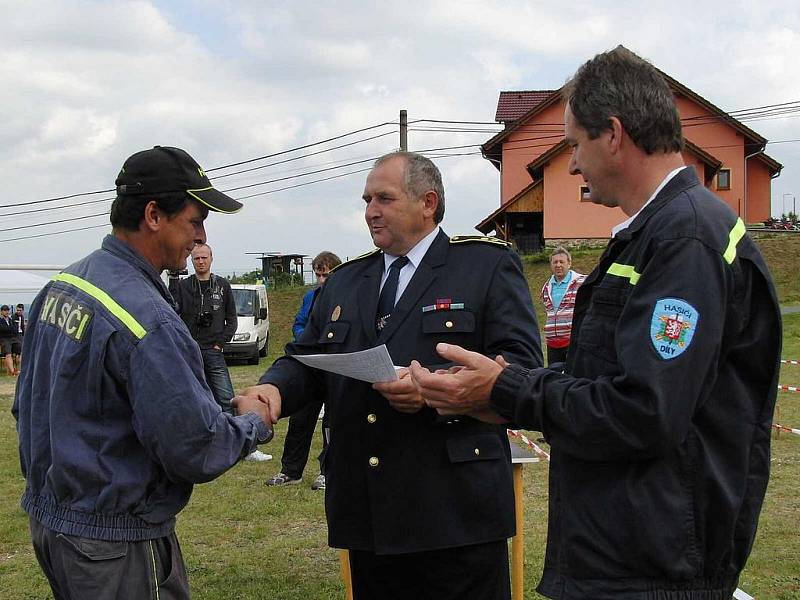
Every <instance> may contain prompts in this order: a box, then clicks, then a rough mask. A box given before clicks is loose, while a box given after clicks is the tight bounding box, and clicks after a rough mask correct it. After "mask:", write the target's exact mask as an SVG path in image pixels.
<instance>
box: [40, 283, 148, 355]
mask: <svg viewBox="0 0 800 600" xmlns="http://www.w3.org/2000/svg"><path fill="white" fill-rule="evenodd" d="M52 280H53V281H61V282H62V283H66V284H68V285H71V286H73V287H76V288H78V289H79V290H81V291H82V292H85V293H87V294H89V295H90V296H91V297H92V298H94V299H95V300H97V301H98V302H99V303H100V304H102V305H103V306H105V307H106V308H107V309H108V311H109V312H110V313H111V314H112V315H114V317H116V318H117V319H118V320H119V321H120V323H122V324H123V325H125V327H127V328H128V329H129V330H130V332H131V333H132V334H133V335H135V336H136V337H137V338H138V339H140V340H141V339H142V338H143V337H144V336H145V335H147V330H146V329H145V328H144V327H142V325H141V323H139V321H137V320H136V319H135V318H134V316H133V315H132V314H131V313H129V312H128V311H127V310H125V309H124V308H123V307H122V306H121V305H120V304H119V303H118V302H117V301H116V300H114V299H113V298H112V297H111V296H109V295H108V294H107V293H106V292H104V291H103V290H101V289H100V288H99V287H97V286H96V285H94V284H93V283H91V282H89V281H86V280H85V279H81V278H80V277H78V276H77V275H72V274H70V273H59V274H58V275H55V276H53V278H52Z"/></svg>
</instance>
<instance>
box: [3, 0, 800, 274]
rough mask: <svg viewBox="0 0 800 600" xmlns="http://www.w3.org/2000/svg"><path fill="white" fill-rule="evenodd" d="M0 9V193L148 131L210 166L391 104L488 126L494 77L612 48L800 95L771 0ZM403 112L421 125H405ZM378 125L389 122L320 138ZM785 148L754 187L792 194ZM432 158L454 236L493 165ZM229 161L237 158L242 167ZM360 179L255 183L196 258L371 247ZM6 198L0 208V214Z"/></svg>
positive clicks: (729, 102) (70, 246) (77, 240)
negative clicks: (778, 167) (776, 174)
mask: <svg viewBox="0 0 800 600" xmlns="http://www.w3.org/2000/svg"><path fill="white" fill-rule="evenodd" d="M5 8H6V10H5V11H4V21H3V23H2V24H0V78H2V80H3V82H4V85H3V89H2V90H0V107H1V108H2V109H3V115H4V122H3V127H2V128H1V129H0V177H2V180H3V182H4V193H3V197H2V198H0V205H4V204H11V203H14V202H20V201H29V200H35V199H37V198H46V197H52V196H55V195H62V194H68V193H74V192H80V191H90V190H97V189H104V188H109V187H111V186H112V185H113V179H114V177H115V175H116V173H117V171H118V169H119V167H120V165H121V164H122V161H123V160H124V159H125V158H126V157H127V156H128V155H130V154H131V153H133V152H134V151H137V150H140V149H142V148H146V147H149V146H152V145H154V144H171V145H177V146H181V147H185V148H186V149H187V150H189V152H191V153H192V154H193V155H194V156H195V157H196V158H197V159H198V161H199V162H200V163H201V164H202V165H203V166H204V167H205V168H206V169H209V168H211V167H214V166H218V165H222V164H228V163H232V162H238V161H242V160H246V159H250V158H253V157H257V156H263V155H266V154H272V153H276V152H280V151H282V150H285V149H287V148H291V147H295V146H301V145H304V144H309V143H312V142H315V141H318V140H320V139H324V138H329V137H334V136H337V135H339V134H342V133H344V132H347V131H351V130H355V129H360V128H363V127H368V126H370V125H374V124H377V123H382V122H385V121H395V120H397V118H398V111H399V110H400V109H401V108H406V109H408V111H409V120H410V121H414V120H416V119H452V120H468V121H473V120H475V121H492V120H493V118H494V113H495V107H496V102H497V94H498V92H499V90H500V89H513V88H515V87H516V88H519V89H552V88H556V87H558V86H560V85H561V84H562V83H563V82H564V81H565V80H566V79H567V77H569V76H570V75H571V74H572V73H573V72H574V70H575V68H577V66H578V65H579V64H581V63H582V62H583V61H585V60H586V59H587V58H589V57H591V56H592V55H594V54H595V53H597V52H599V51H602V50H605V49H608V48H611V47H614V46H616V45H617V44H619V43H623V44H625V45H626V46H628V47H629V48H631V49H632V50H634V51H636V52H638V53H639V54H641V55H642V56H645V57H647V58H649V59H651V60H652V61H653V62H654V63H655V64H656V66H658V67H659V68H661V69H662V70H664V71H665V72H667V73H669V74H670V75H672V76H673V77H675V78H676V79H678V80H679V81H681V82H682V83H684V84H685V85H687V86H689V87H690V88H692V89H693V90H695V91H697V92H698V93H700V94H702V95H704V96H706V97H707V98H708V99H709V100H710V101H712V102H713V103H714V104H716V105H718V106H720V107H723V108H727V109H738V108H746V107H752V106H760V105H765V104H772V103H776V102H785V101H789V100H797V99H798V98H800V83H798V82H800V77H798V75H800V73H798V63H797V60H796V57H797V56H798V55H799V54H800V40H799V39H798V31H800V15H799V14H798V13H799V12H800V11H798V8H797V6H796V3H795V2H789V1H788V0H777V1H776V2H773V3H769V4H768V5H764V4H760V5H754V4H749V3H745V2H734V3H730V2H722V1H721V0H716V1H713V2H709V3H705V4H702V5H701V4H697V3H690V2H680V1H677V2H667V1H657V2H649V3H645V4H642V3H640V2H632V1H629V0H626V1H623V2H597V1H595V2H588V1H585V0H579V1H577V2H574V3H572V4H571V5H568V6H560V5H559V6H557V5H554V4H552V3H547V2H541V1H539V2H530V1H523V0H509V1H506V2H498V1H488V2H487V1H484V2H478V1H473V0H470V1H468V2H463V1H462V2H455V1H454V0H448V1H429V2H424V3H423V2H409V3H404V4H402V5H398V4H391V5H387V4H377V5H373V6H366V5H364V4H363V3H362V2H354V1H353V0H342V1H341V2H338V3H336V4H335V5H328V4H325V3H310V2H303V1H302V0H301V1H297V2H294V3H271V4H270V5H269V7H268V8H265V5H264V3H263V2H260V1H258V2H256V1H249V2H248V1H236V2H233V1H230V0H228V1H217V2H210V1H208V0H200V1H199V2H196V3H180V2H179V3H174V2H170V3H165V4H163V5H162V4H161V3H159V2H144V1H139V2H121V1H116V2H113V1H109V2H89V1H85V0H84V1H80V0H72V1H69V2H67V1H65V0H62V1H55V0H53V1H50V2H37V3H8V2H6V3H5ZM687 15H691V18H687ZM750 125H751V126H752V127H753V128H754V129H756V131H759V132H761V133H763V134H764V135H766V136H767V137H770V138H772V139H790V138H800V119H797V118H787V119H785V120H783V121H764V122H754V123H751V124H750ZM420 126H430V123H428V124H425V123H417V124H412V127H416V128H420ZM490 129H491V128H490ZM383 131H385V132H389V131H391V128H389V127H387V128H385V129H382V130H372V131H369V132H364V133H363V134H359V135H357V136H352V137H349V138H343V139H341V140H337V141H336V142H332V144H341V143H347V142H348V141H353V140H356V139H362V138H366V137H369V136H371V135H374V134H376V133H379V132H383ZM490 136H491V133H488V132H486V133H454V132H435V131H430V130H428V131H411V132H410V133H409V141H410V144H411V146H412V148H417V149H419V148H438V147H446V146H457V145H467V144H480V143H482V142H484V141H486V139H488V138H489V137H490ZM397 144H398V141H397V133H396V132H393V133H391V135H388V136H386V137H383V138H380V139H377V140H373V141H371V142H365V143H362V144H358V145H354V146H352V147H350V148H342V149H341V150H337V151H335V152H330V153H326V154H321V155H319V156H314V157H309V158H307V159H303V160H298V161H295V162H289V163H286V164H283V165H276V166H275V167H271V168H269V169H263V170H259V171H254V172H251V173H247V174H242V175H238V176H235V177H229V178H224V179H220V180H219V182H218V184H217V185H218V186H219V187H220V188H222V189H226V188H229V187H235V186H237V185H247V184H252V183H258V182H260V181H266V180H269V179H276V178H280V177H286V176H288V175H292V174H297V173H298V171H297V169H300V168H305V169H307V170H311V169H317V168H326V167H327V166H332V163H334V162H338V163H339V164H342V163H345V162H347V161H354V160H360V159H363V158H369V157H373V156H377V155H379V154H381V153H383V152H387V151H389V150H392V149H394V148H396V147H397ZM329 146H330V145H329ZM798 146H800V145H798V144H784V145H775V146H771V147H769V148H768V152H769V153H770V154H771V155H772V156H774V157H775V158H776V159H777V160H780V161H782V162H784V163H785V165H786V169H785V171H784V174H783V175H782V176H781V177H780V178H779V179H777V180H776V181H775V183H774V184H773V190H774V194H773V195H776V194H777V195H778V197H780V194H782V193H787V192H796V193H798V195H800V175H798V167H800V163H799V162H798V161H800V151H798V149H797V148H798ZM324 147H326V146H314V147H312V148H309V149H307V150H305V151H303V152H306V153H308V152H314V151H316V150H320V149H323V148H324ZM473 151H477V148H473ZM297 154H298V153H294V154H289V155H281V156H279V157H275V158H274V159H271V162H277V161H279V160H282V159H286V158H291V157H292V156H297ZM437 162H438V164H439V165H440V166H441V168H442V170H443V173H444V178H445V182H446V185H447V198H448V203H447V218H446V220H445V225H446V228H447V229H448V231H449V232H452V233H469V232H470V230H471V228H472V226H473V225H474V224H475V223H477V222H478V221H479V220H481V219H482V218H483V217H484V216H486V215H487V214H488V213H489V212H491V211H492V210H494V208H496V206H497V202H498V198H497V189H498V174H497V171H496V170H495V169H494V167H492V166H491V165H490V164H489V163H488V162H486V161H485V160H483V159H481V158H480V157H479V156H468V157H460V158H441V159H438V160H437ZM256 164H263V162H262V163H256ZM248 166H255V165H243V166H242V167H241V168H247V167H248ZM364 167H366V165H364ZM358 168H359V167H358V166H354V167H351V168H349V169H342V170H338V171H330V172H326V173H320V174H319V175H317V176H311V177H306V178H301V179H296V180H288V181H286V182H284V183H281V184H274V185H271V186H261V187H257V188H255V189H253V190H252V191H248V192H247V193H257V192H259V191H266V190H268V189H274V188H275V187H276V186H277V185H281V186H283V185H286V186H289V185H294V184H297V183H300V182H306V181H309V180H311V179H315V178H322V177H325V176H326V175H328V176H333V175H335V174H337V173H341V172H343V171H348V170H356V169H358ZM216 174H220V173H219V172H217V173H216ZM364 178H365V174H364V173H360V174H357V175H352V176H349V177H344V178H339V179H332V180H330V181H328V182H325V183H319V184H315V185H308V186H304V187H297V188H294V189H290V190H285V191H283V192H280V193H275V194H268V195H263V196H259V197H256V198H252V199H249V200H247V201H246V209H245V210H244V211H243V212H242V213H241V214H239V215H235V216H232V217H220V216H218V215H214V216H212V217H211V218H210V219H209V235H210V239H212V243H214V245H215V249H217V253H216V254H215V255H216V257H217V263H216V264H215V266H216V267H218V268H221V269H224V267H225V265H226V264H230V265H235V266H238V265H241V264H243V263H244V264H249V263H248V261H249V260H251V259H250V258H249V257H246V256H245V255H244V252H246V251H247V252H249V251H257V250H280V251H285V252H302V253H306V254H311V255H313V254H316V252H317V251H318V250H319V249H320V248H321V247H326V248H330V249H332V250H334V251H337V252H338V253H340V254H342V255H343V256H354V255H356V254H359V253H361V252H363V251H364V250H366V249H367V248H369V246H370V240H369V236H368V235H367V232H366V228H365V227H364V226H363V214H362V213H363V207H362V201H361V199H360V195H361V191H362V189H363V183H364ZM242 193H243V194H244V193H245V192H242ZM97 210H98V207H97V206H96V205H89V206H87V207H82V208H76V209H73V210H71V211H52V212H50V213H41V215H31V216H30V218H29V219H28V222H29V223H31V224H32V223H36V222H41V221H43V220H56V219H58V218H60V217H63V216H73V215H75V214H91V213H92V212H97ZM8 212H9V211H8V210H0V216H1V215H2V214H7V213H8ZM34 217H35V218H34ZM18 218H20V219H22V218H23V217H22V216H20V217H18ZM24 218H27V217H24ZM97 222H98V220H96V219H95V220H94V221H92V223H97ZM86 224H89V222H88V221H87V222H86ZM77 225H78V224H75V226H77ZM68 227H70V225H69V224H64V225H61V226H53V228H52V229H65V228H68ZM43 230H45V228H38V229H32V230H31V233H38V232H40V231H43ZM101 234H102V231H101V230H93V231H89V232H85V233H80V234H78V233H76V234H70V235H65V236H56V237H52V238H40V239H37V240H31V241H29V242H17V243H15V244H14V245H13V247H14V253H15V254H18V255H19V256H25V257H26V260H32V261H36V262H51V261H52V260H54V256H58V257H59V258H63V259H64V260H75V259H77V258H79V257H80V256H81V255H82V254H85V253H86V252H87V251H88V250H89V249H91V248H92V247H94V246H96V245H97V242H98V240H99V237H100V236H101ZM211 236H213V238H211ZM2 237H4V236H2V235H0V238H2ZM3 247H4V246H3V245H2V244H0V249H1V248H3Z"/></svg>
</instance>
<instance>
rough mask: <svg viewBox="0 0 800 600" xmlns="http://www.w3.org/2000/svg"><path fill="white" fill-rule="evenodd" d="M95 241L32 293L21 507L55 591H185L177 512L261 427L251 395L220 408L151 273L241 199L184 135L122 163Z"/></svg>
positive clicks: (175, 258)
mask: <svg viewBox="0 0 800 600" xmlns="http://www.w3.org/2000/svg"><path fill="white" fill-rule="evenodd" d="M116 185H117V198H116V200H115V201H114V204H113V205H112V207H111V224H112V226H113V232H112V234H111V235H109V236H107V237H106V238H105V239H104V240H103V244H102V247H101V248H100V249H99V250H96V251H95V252H93V253H92V254H90V255H89V256H88V257H86V258H84V259H83V260H80V261H78V262H77V263H75V264H73V265H71V266H70V267H67V269H65V270H64V271H63V272H62V273H60V274H58V275H56V276H55V277H53V280H52V281H51V282H50V283H48V285H47V286H45V288H44V289H43V290H42V291H41V292H40V293H39V295H38V296H37V297H36V300H34V302H33V304H32V305H31V310H30V319H29V322H28V330H27V332H26V335H25V340H24V347H23V363H24V365H23V366H24V367H25V368H24V369H23V371H22V376H21V377H20V381H19V384H18V386H17V393H16V396H15V398H14V406H13V409H12V412H13V414H14V417H15V418H16V419H17V422H18V424H17V429H18V433H19V440H20V460H21V466H22V473H23V474H24V476H25V478H26V481H27V483H26V488H25V493H24V495H23V497H22V507H23V508H24V509H25V511H26V512H27V513H28V515H29V516H30V529H31V537H32V540H33V547H34V550H35V552H36V557H37V559H38V561H39V564H40V565H41V567H42V569H43V571H44V573H45V575H47V578H48V580H49V581H50V585H51V587H52V589H53V594H54V596H55V598H56V599H57V600H58V599H65V598H95V599H103V598H150V597H155V598H161V599H162V600H165V599H173V598H188V597H189V587H188V581H187V577H186V569H185V566H184V563H183V558H182V556H181V551H180V547H179V545H178V541H177V538H176V537H175V516H176V515H177V513H178V512H179V511H180V510H181V509H182V508H183V507H184V506H185V505H186V503H187V502H188V501H189V497H190V495H191V492H192V485H193V484H194V483H201V482H204V481H210V480H212V479H214V478H215V477H218V476H219V475H221V474H222V473H224V472H225V471H226V470H227V469H228V468H230V467H231V466H233V465H234V464H236V463H237V462H238V461H239V459H241V458H242V457H244V456H246V455H247V454H249V453H250V452H251V451H252V450H253V449H254V448H255V447H256V444H258V443H262V442H266V441H268V440H269V438H270V437H271V429H270V428H269V426H268V422H269V421H268V415H266V413H265V411H264V408H263V407H262V405H260V403H259V402H258V401H249V400H247V399H241V400H239V401H237V402H236V403H235V404H234V407H235V408H236V409H237V410H238V413H239V415H240V416H233V415H231V414H228V413H226V412H223V411H222V410H221V409H220V407H219V405H218V404H217V403H216V402H215V401H214V397H213V395H212V394H211V390H210V389H209V388H208V386H207V385H206V382H205V378H204V377H203V361H202V359H201V357H200V350H199V348H198V346H197V344H196V343H195V341H194V340H193V339H192V337H191V335H190V334H189V331H188V330H187V329H186V326H185V324H184V323H183V321H182V320H181V318H180V317H179V316H178V314H177V313H176V312H175V309H174V305H173V301H172V296H171V295H170V293H169V292H168V291H167V288H166V287H165V286H164V284H163V282H162V281H161V278H160V273H161V272H162V271H163V270H164V269H177V270H180V269H183V268H185V266H186V258H187V257H188V256H189V253H190V252H191V251H192V248H193V247H194V245H195V243H198V242H204V241H205V238H206V235H205V230H204V227H203V221H204V220H205V218H206V216H207V215H208V211H209V210H213V211H216V212H226V213H232V212H236V211H237V210H239V209H240V208H241V206H242V205H241V204H240V203H239V202H237V201H235V200H233V199H232V198H229V197H228V196H226V195H224V194H222V193H221V192H219V191H217V190H215V189H214V188H213V187H212V186H211V183H210V182H209V180H208V178H207V177H206V175H205V173H203V170H202V169H201V168H200V166H199V165H198V164H197V163H196V162H195V161H194V159H192V157H190V156H189V155H188V154H187V153H186V152H184V151H183V150H180V149H178V148H168V147H159V146H156V147H155V148H153V149H152V150H145V151H143V152H138V153H136V154H134V155H133V156H131V157H130V158H129V159H128V160H127V161H126V162H125V164H124V165H123V167H122V170H121V171H120V174H119V176H118V177H117V181H116Z"/></svg>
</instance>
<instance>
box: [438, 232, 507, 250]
mask: <svg viewBox="0 0 800 600" xmlns="http://www.w3.org/2000/svg"><path fill="white" fill-rule="evenodd" d="M466 242H483V243H484V244H494V245H495V246H503V247H504V248H508V247H509V246H511V243H510V242H505V241H503V240H501V239H500V238H496V237H492V236H490V235H454V236H453V237H451V238H450V243H451V244H464V243H466Z"/></svg>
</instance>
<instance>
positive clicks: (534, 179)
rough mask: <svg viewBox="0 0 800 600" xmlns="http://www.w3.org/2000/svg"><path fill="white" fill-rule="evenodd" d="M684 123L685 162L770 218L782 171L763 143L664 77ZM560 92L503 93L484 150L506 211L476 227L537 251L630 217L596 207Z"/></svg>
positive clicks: (737, 203) (595, 235)
mask: <svg viewBox="0 0 800 600" xmlns="http://www.w3.org/2000/svg"><path fill="white" fill-rule="evenodd" d="M661 74H662V75H663V77H664V79H665V80H666V81H667V84H668V85H669V86H670V88H671V89H672V91H673V93H674V94H675V101H676V104H677V107H678V112H679V114H680V117H681V123H682V125H683V135H684V139H685V142H686V143H685V148H684V151H683V159H684V162H685V163H686V164H687V165H689V166H691V167H692V168H694V169H695V170H696V171H697V174H698V178H699V179H700V180H701V181H703V182H704V183H705V185H706V187H708V188H709V189H710V190H712V191H713V192H714V193H715V194H716V195H717V196H719V197H720V198H722V200H724V201H725V202H726V203H727V204H728V205H729V206H730V207H731V208H732V209H733V210H734V211H735V212H736V213H737V214H738V215H739V216H740V217H741V218H742V220H744V221H745V222H746V223H756V222H760V221H763V220H765V219H767V218H768V217H769V216H770V197H771V183H772V179H773V178H775V177H777V176H778V175H779V174H780V172H781V169H782V165H781V164H780V163H778V162H777V161H776V160H775V159H773V158H771V157H770V156H768V155H767V154H765V153H764V149H765V147H766V144H767V140H766V138H764V137H762V136H761V135H759V134H758V133H756V132H755V131H753V130H752V129H750V128H749V127H747V126H746V125H744V124H743V123H741V122H740V121H738V120H737V119H735V118H734V117H732V116H731V115H729V114H728V113H726V112H725V111H723V110H722V109H720V108H718V107H716V106H714V105H713V104H712V103H711V102H709V101H708V100H706V99H705V98H703V97H702V96H700V95H699V94H697V93H695V92H693V91H692V90H690V89H689V88H688V87H686V86H685V85H683V84H682V83H679V82H678V81H676V80H675V79H673V78H672V77H670V76H669V75H667V74H666V73H663V72H661ZM564 107H565V103H564V100H563V99H562V97H561V90H529V91H502V92H500V98H499V100H498V103H497V113H496V115H495V120H496V121H497V122H499V123H502V124H503V125H504V129H503V131H501V132H500V133H498V134H496V135H495V136H494V137H492V138H491V139H490V140H488V141H487V142H486V143H485V144H483V145H482V146H481V150H482V153H483V156H484V158H486V159H487V160H488V161H490V162H491V163H492V164H493V165H494V166H495V167H496V168H497V169H498V170H499V171H500V178H501V192H500V206H499V207H498V208H497V209H496V210H495V211H493V212H492V213H491V214H489V215H488V216H487V217H486V218H484V219H483V220H482V221H481V222H480V223H478V224H477V225H476V226H475V227H476V229H478V230H479V231H481V232H482V233H484V234H489V233H491V232H494V234H495V235H496V236H498V237H500V238H501V239H504V240H506V241H510V242H513V243H514V244H515V246H516V247H517V249H518V250H519V251H520V252H522V253H525V252H537V251H539V250H541V248H542V247H543V246H544V245H545V243H546V242H547V241H556V240H569V239H602V238H608V237H609V236H610V233H611V228H612V227H613V226H614V225H616V224H618V223H620V222H622V221H624V220H625V219H626V218H627V217H626V215H625V214H624V213H623V212H622V210H620V209H619V208H615V209H608V208H606V207H603V206H599V205H596V204H593V203H592V202H591V200H590V199H589V190H588V188H586V187H585V186H584V181H583V178H582V177H580V176H579V175H570V174H569V171H568V164H569V160H570V152H571V151H570V149H569V147H568V146H567V144H566V142H565V141H564Z"/></svg>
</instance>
